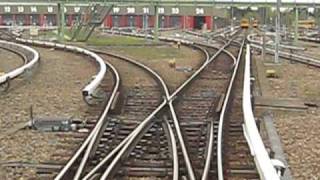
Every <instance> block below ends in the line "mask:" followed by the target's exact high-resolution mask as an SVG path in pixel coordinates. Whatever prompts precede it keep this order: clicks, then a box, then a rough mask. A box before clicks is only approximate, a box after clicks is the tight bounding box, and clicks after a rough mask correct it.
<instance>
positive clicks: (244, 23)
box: [240, 18, 250, 29]
mask: <svg viewBox="0 0 320 180" xmlns="http://www.w3.org/2000/svg"><path fill="white" fill-rule="evenodd" d="M249 26H250V23H249V19H246V18H243V19H241V22H240V27H241V28H243V29H247V28H249Z"/></svg>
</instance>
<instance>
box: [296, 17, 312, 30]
mask: <svg viewBox="0 0 320 180" xmlns="http://www.w3.org/2000/svg"><path fill="white" fill-rule="evenodd" d="M315 26H316V23H315V21H314V20H313V19H309V20H300V21H298V27H299V28H304V29H313V28H315Z"/></svg>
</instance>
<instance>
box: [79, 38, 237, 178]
mask: <svg viewBox="0 0 320 180" xmlns="http://www.w3.org/2000/svg"><path fill="white" fill-rule="evenodd" d="M120 34H121V32H120ZM125 34H128V33H125ZM129 34H130V35H133V34H132V33H129ZM162 39H164V38H162ZM165 40H169V41H170V40H171V41H172V38H170V39H169V38H166V39H165ZM179 41H181V40H179ZM181 42H186V41H181ZM187 42H188V41H187ZM230 42H231V41H230ZM230 42H229V43H228V44H230ZM188 44H192V43H188ZM220 53H221V51H218V53H217V54H220ZM214 58H215V57H214ZM207 62H211V61H210V60H209V61H207ZM191 79H193V77H192V78H191ZM189 80H190V79H189ZM182 87H184V85H182ZM181 89H182V88H181ZM181 89H180V90H181ZM175 93H176V92H175ZM175 93H174V94H175ZM171 97H172V98H173V97H174V96H171ZM158 111H160V109H159V110H158ZM156 113H157V112H156ZM156 113H155V114H156ZM173 117H174V116H173ZM151 118H152V116H149V117H148V118H146V119H145V120H144V121H143V123H141V124H140V125H139V126H138V127H137V128H136V129H135V130H134V131H133V132H132V133H131V134H130V135H129V136H128V137H127V138H126V139H125V140H124V141H123V143H120V144H122V145H123V144H125V141H128V142H129V144H131V143H132V141H133V139H134V138H135V137H137V136H138V133H139V132H140V131H141V130H142V129H143V128H144V127H145V126H146V124H144V122H146V121H150V120H151ZM176 122H177V121H176ZM176 127H178V129H177V131H178V132H179V130H180V129H179V124H178V123H176ZM178 137H179V133H178ZM130 138H133V139H130ZM181 139H182V135H181ZM182 140H183V139H182ZM120 144H119V145H120ZM183 145H184V143H182V146H183ZM128 147H129V145H128V143H127V144H126V148H128ZM120 148H121V147H120V146H117V147H116V148H115V149H114V151H112V152H111V153H110V155H108V156H107V157H106V158H104V159H103V160H102V161H101V162H100V163H99V164H98V165H97V166H96V167H95V168H94V169H93V171H91V172H89V174H88V175H89V176H88V175H87V176H85V179H86V178H90V176H91V175H94V173H95V172H96V171H97V170H98V169H99V168H100V167H101V166H102V165H103V164H104V163H105V162H107V161H109V160H110V158H111V157H112V156H113V155H114V154H115V153H116V150H119V149H120ZM126 148H125V149H126ZM124 153H125V150H124V148H123V149H122V150H121V151H120V155H119V154H118V155H117V157H116V158H115V159H114V161H112V162H111V165H110V166H109V167H108V169H107V170H106V172H105V173H104V175H103V176H102V179H103V178H107V177H108V175H109V174H110V173H111V171H112V169H113V167H114V166H115V164H116V163H117V161H119V159H120V158H121V157H122V155H123V154H124ZM185 154H187V152H186V151H185ZM188 160H189V158H188V154H187V158H186V157H185V161H187V162H188ZM113 162H114V163H113ZM189 162H190V160H189ZM186 164H187V166H188V163H186ZM187 168H188V172H189V177H191V178H192V177H194V173H193V170H192V167H191V163H189V167H187Z"/></svg>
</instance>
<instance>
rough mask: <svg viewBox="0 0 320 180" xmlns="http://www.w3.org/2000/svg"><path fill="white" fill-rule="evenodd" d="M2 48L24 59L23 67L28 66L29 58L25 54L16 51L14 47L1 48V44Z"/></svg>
mask: <svg viewBox="0 0 320 180" xmlns="http://www.w3.org/2000/svg"><path fill="white" fill-rule="evenodd" d="M0 48H1V49H4V50H7V51H10V52H12V53H14V54H16V55H18V56H20V57H21V58H22V59H23V65H25V64H27V63H28V61H29V60H28V57H27V56H26V55H25V54H24V53H23V52H20V51H18V50H15V49H14V48H12V47H5V46H1V43H0Z"/></svg>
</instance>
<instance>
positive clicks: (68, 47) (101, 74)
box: [16, 38, 120, 180]
mask: <svg viewBox="0 0 320 180" xmlns="http://www.w3.org/2000/svg"><path fill="white" fill-rule="evenodd" d="M16 40H17V41H19V42H23V43H30V44H33V45H41V46H46V47H55V48H60V49H64V50H65V49H66V50H70V51H72V52H79V53H82V54H85V55H88V56H90V57H92V58H94V59H95V60H96V61H97V62H98V64H99V66H100V71H99V73H98V74H97V75H96V76H95V78H94V79H93V81H91V83H90V84H88V85H87V86H86V87H85V88H84V89H83V90H82V92H83V95H84V96H89V95H92V93H93V92H94V91H95V89H96V88H97V87H98V86H99V84H100V83H101V81H102V79H103V78H104V75H105V73H106V64H107V65H108V66H109V67H110V68H111V70H112V72H113V74H114V77H115V83H114V87H113V90H112V93H111V96H110V98H109V101H108V102H107V105H106V107H105V109H104V111H103V112H102V114H101V116H100V117H99V119H98V123H97V124H96V126H95V127H94V129H93V130H92V131H91V133H90V135H89V136H88V137H87V138H86V140H85V141H84V143H83V144H82V145H81V146H80V148H79V149H78V150H77V152H76V153H75V155H74V156H72V158H71V159H70V160H69V161H68V162H67V164H66V165H65V166H64V167H63V169H62V170H61V171H60V172H59V173H58V175H57V176H56V177H55V180H59V179H61V178H63V176H64V175H65V174H66V173H67V171H68V170H69V169H70V168H71V166H72V165H73V164H74V163H75V161H76V160H77V159H78V158H79V156H80V155H81V153H83V151H84V150H85V148H86V147H89V148H91V147H92V146H93V143H94V142H95V141H92V138H93V139H95V138H96V137H97V133H98V132H99V131H101V128H102V126H103V124H104V120H105V118H106V116H107V114H108V112H109V110H110V107H111V105H112V103H113V100H114V98H115V96H116V93H117V91H118V89H119V86H120V76H119V74H118V72H117V70H116V69H115V68H114V67H113V66H112V65H111V64H110V63H108V62H104V61H103V59H102V58H101V57H100V56H98V55H97V54H95V53H93V52H91V51H89V50H86V49H84V48H81V47H76V46H71V45H65V44H59V43H52V42H45V41H38V40H26V39H21V38H16ZM87 152H88V151H86V152H85V154H84V157H87V156H88V153H87ZM83 166H84V163H81V164H80V167H81V168H82V167H83ZM77 176H79V175H78V174H76V178H77Z"/></svg>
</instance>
